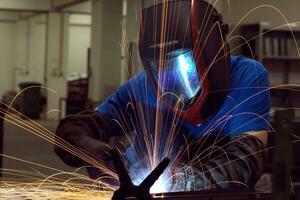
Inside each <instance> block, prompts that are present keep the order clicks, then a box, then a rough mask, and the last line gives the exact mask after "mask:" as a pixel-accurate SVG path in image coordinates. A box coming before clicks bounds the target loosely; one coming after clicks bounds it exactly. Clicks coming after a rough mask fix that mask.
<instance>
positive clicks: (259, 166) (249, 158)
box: [172, 134, 267, 191]
mask: <svg viewBox="0 0 300 200" xmlns="http://www.w3.org/2000/svg"><path fill="white" fill-rule="evenodd" d="M266 154H267V152H266V151H265V150H264V144H263V143H262V142H261V141H260V140H259V139H258V138H257V137H255V136H252V135H248V134H243V135H240V136H235V137H232V138H231V142H229V143H228V144H226V145H225V146H224V147H223V149H222V150H221V151H220V152H219V153H218V155H217V156H216V157H214V158H211V159H209V161H207V162H206V163H201V164H200V162H199V163H198V166H181V167H180V168H177V169H175V170H174V180H173V187H172V191H190V190H207V189H215V188H219V189H220V188H221V189H229V188H231V189H232V188H241V187H253V186H254V185H255V184H256V182H257V180H258V179H259V177H260V176H261V174H262V173H263V170H264V165H265V158H266Z"/></svg>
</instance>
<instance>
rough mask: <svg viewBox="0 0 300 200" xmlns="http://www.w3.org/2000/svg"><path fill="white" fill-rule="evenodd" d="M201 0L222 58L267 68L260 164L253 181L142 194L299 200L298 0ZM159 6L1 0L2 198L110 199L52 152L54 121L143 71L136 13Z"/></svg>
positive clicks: (115, 0) (134, 1) (89, 106)
mask: <svg viewBox="0 0 300 200" xmlns="http://www.w3.org/2000/svg"><path fill="white" fill-rule="evenodd" d="M173 1H182V0H173ZM183 1H189V0H183ZM193 1H196V2H197V1H200V0H191V2H193ZM206 1H207V2H209V3H210V4H211V5H214V7H215V8H216V9H217V10H218V12H219V13H220V14H221V15H222V16H223V21H224V23H226V24H228V27H229V34H228V35H229V36H228V38H227V39H228V43H229V46H230V54H231V55H243V56H245V57H248V58H252V59H255V60H256V61H258V62H259V63H261V64H262V65H263V66H264V67H265V69H266V70H267V72H268V77H269V86H268V89H267V90H268V91H269V92H270V98H271V104H270V105H271V107H270V110H269V111H268V113H264V114H265V115H269V117H268V122H267V123H268V124H270V127H271V128H270V130H269V132H268V144H267V146H266V147H265V148H264V149H263V150H261V151H264V152H267V153H266V158H265V160H264V161H263V162H264V170H263V173H262V174H260V177H259V180H258V181H257V183H256V184H255V185H254V186H253V187H247V185H245V187H239V189H234V188H232V189H233V190H232V189H229V190H227V189H226V190H222V189H217V191H214V190H209V189H206V190H204V191H183V193H174V195H173V194H171V193H170V194H169V193H166V195H161V196H159V195H158V196H155V195H154V196H151V198H150V199H152V198H153V199H156V198H157V199H186V200H188V199H200V200H201V199H203V200H204V199H205V200H208V199H210V200H215V199H224V200H227V199H241V200H242V199H243V200H244V199H245V200H246V199H264V200H267V199H274V200H283V199H285V200H287V199H295V200H298V199H300V156H299V155H300V51H299V46H300V12H299V8H300V1H299V0H284V1H282V0H281V1H274V0H264V1H261V0H206ZM161 2H162V3H165V2H168V1H164V0H0V98H1V104H0V105H1V106H3V104H5V106H4V107H3V108H1V107H0V108H1V110H0V111H1V112H0V116H1V118H0V199H5V200H6V199H12V200H14V199H18V200H23V199H101V200H102V199H111V196H112V193H113V191H114V190H116V189H117V188H118V187H116V186H107V185H106V184H104V183H103V184H100V183H93V180H90V179H89V174H88V172H87V171H86V169H85V167H79V168H78V167H72V166H70V165H68V164H66V163H65V162H64V161H63V160H62V159H61V158H60V157H59V156H58V155H57V153H55V151H54V144H55V142H56V139H55V135H56V133H55V132H56V130H57V127H58V124H59V123H60V122H61V120H62V119H64V118H65V117H68V116H70V115H75V114H77V113H81V112H83V111H85V110H94V109H95V108H97V106H98V105H99V104H101V103H102V102H105V100H106V98H108V97H109V96H110V95H112V94H114V92H115V91H116V90H118V88H119V87H120V86H121V85H122V84H124V83H126V82H127V81H128V80H130V79H132V78H133V77H135V75H136V74H138V73H139V72H141V71H143V65H142V62H141V58H140V55H139V53H140V49H139V42H140V41H141V40H139V34H140V29H141V28H140V26H141V18H142V14H141V13H142V10H143V9H144V8H148V7H151V6H153V5H155V4H159V3H161ZM166 32H168V30H166ZM245 41H246V42H245ZM143 63H144V62H143ZM141 87H142V86H141ZM145 95H146V96H147V90H145ZM121 98H122V97H121ZM112 101H113V100H112ZM128 107H130V105H129V106H128ZM153 120H157V119H153ZM145 124H147V122H145ZM154 146H155V145H154ZM166 146H167V145H166ZM68 148H69V147H68ZM145 148H146V147H145ZM147 148H148V146H147ZM70 149H73V147H70ZM75 151H76V150H75ZM75 153H76V152H75ZM252 153H254V154H255V153H256V152H252ZM76 155H78V153H77V154H76ZM116 157H118V156H116ZM121 159H122V158H121ZM91 160H92V159H91ZM161 160H162V159H161ZM92 161H93V160H92ZM117 161H118V162H122V161H121V160H117ZM171 162H172V158H171ZM115 163H116V162H115ZM90 164H92V162H91V163H90ZM157 164H158V163H156V165H157ZM163 164H165V163H162V165H163ZM237 170H238V169H237ZM121 171H122V170H121ZM241 173H244V172H241ZM250 176H251V175H250ZM116 177H117V176H116ZM118 177H119V178H121V177H120V176H118ZM156 179H158V177H157V178H156ZM92 185H93V188H92V187H91V186H92ZM151 185H152V184H151ZM127 190H130V188H129V189H128V188H127ZM132 190H134V191H136V190H138V189H136V188H135V189H132ZM141 190H142V189H141ZM102 191H104V192H102ZM150 191H151V190H150ZM139 192H140V191H139ZM143 192H145V193H147V192H148V193H149V189H148V191H146V190H145V191H144V190H143ZM161 192H166V191H159V190H158V193H161ZM131 195H132V194H131ZM168 195H169V196H168ZM176 195H178V196H176ZM239 195H240V196H239ZM115 199H118V198H115ZM119 199H122V198H119ZM123 199H126V198H123ZM137 199H143V198H141V197H137ZM145 199H146V198H145Z"/></svg>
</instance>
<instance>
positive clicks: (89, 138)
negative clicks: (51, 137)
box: [55, 110, 129, 167]
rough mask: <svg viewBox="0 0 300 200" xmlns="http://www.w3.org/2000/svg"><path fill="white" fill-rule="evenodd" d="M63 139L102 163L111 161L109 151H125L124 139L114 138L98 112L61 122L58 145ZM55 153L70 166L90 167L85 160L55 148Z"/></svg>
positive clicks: (76, 116)
mask: <svg viewBox="0 0 300 200" xmlns="http://www.w3.org/2000/svg"><path fill="white" fill-rule="evenodd" d="M58 138H61V139H63V140H65V141H67V142H68V143H70V144H71V145H73V146H74V147H76V148H78V149H80V150H81V151H84V152H87V153H88V154H89V155H92V156H94V157H95V158H96V159H97V160H99V161H101V162H108V161H109V160H110V155H109V153H108V152H109V150H110V149H111V148H116V147H118V148H119V149H121V150H122V149H123V150H125V149H126V148H127V147H128V146H129V144H128V146H127V142H124V137H121V136H113V133H111V132H110V131H109V128H108V127H107V126H106V124H105V122H104V121H103V119H102V118H101V116H100V115H99V113H98V112H97V111H94V110H93V111H84V112H82V113H80V114H76V115H72V116H68V117H66V118H65V119H63V120H61V122H60V123H59V125H58V128H57V130H56V144H59V143H60V142H59V139H58ZM55 153H56V154H57V155H58V156H59V157H60V158H61V159H62V160H63V161H64V162H65V163H67V164H68V165H71V166H73V167H81V166H84V165H88V163H86V162H85V161H84V160H82V159H80V158H78V157H77V156H75V155H73V154H71V153H69V152H67V151H66V150H64V149H62V148H60V147H58V146H57V145H56V146H55Z"/></svg>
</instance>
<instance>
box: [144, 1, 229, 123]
mask: <svg viewBox="0 0 300 200" xmlns="http://www.w3.org/2000/svg"><path fill="white" fill-rule="evenodd" d="M227 29H228V28H227V25H226V24H224V23H223V21H222V17H221V15H220V14H219V13H218V12H217V10H216V9H215V8H214V7H213V6H212V5H210V4H209V3H207V2H205V1H203V0H176V1H175V0H174V1H164V2H163V3H160V4H157V5H154V6H152V7H149V8H146V9H144V10H143V13H142V22H141V27H140V35H139V53H140V57H141V61H142V63H143V66H144V68H145V71H146V73H147V77H148V78H149V79H150V80H151V81H152V82H153V85H154V87H155V89H156V91H157V94H158V99H159V102H160V103H161V105H163V106H164V107H167V108H168V109H171V110H173V111H174V112H175V113H176V114H177V115H178V116H180V117H181V118H182V119H184V120H185V121H188V122H190V123H192V124H199V123H201V122H202V121H203V120H204V119H205V118H207V117H208V116H210V115H212V114H213V113H215V112H216V111H217V110H218V109H219V107H220V106H221V105H222V103H223V102H224V99H225V97H226V95H227V91H228V88H229V68H230V54H229V48H228V45H227V44H225V42H224V41H225V34H226V33H227Z"/></svg>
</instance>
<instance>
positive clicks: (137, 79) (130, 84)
mask: <svg viewBox="0 0 300 200" xmlns="http://www.w3.org/2000/svg"><path fill="white" fill-rule="evenodd" d="M149 85H150V84H149V81H148V79H147V76H146V73H145V71H141V72H139V73H138V74H136V75H135V76H133V77H132V78H130V79H129V80H127V81H125V82H124V83H123V84H122V85H121V86H120V87H119V88H117V90H116V91H115V93H114V95H116V96H118V97H122V98H123V99H126V98H125V97H127V98H130V100H136V98H137V97H138V96H140V95H141V94H142V92H143V91H147V89H149Z"/></svg>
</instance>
